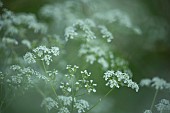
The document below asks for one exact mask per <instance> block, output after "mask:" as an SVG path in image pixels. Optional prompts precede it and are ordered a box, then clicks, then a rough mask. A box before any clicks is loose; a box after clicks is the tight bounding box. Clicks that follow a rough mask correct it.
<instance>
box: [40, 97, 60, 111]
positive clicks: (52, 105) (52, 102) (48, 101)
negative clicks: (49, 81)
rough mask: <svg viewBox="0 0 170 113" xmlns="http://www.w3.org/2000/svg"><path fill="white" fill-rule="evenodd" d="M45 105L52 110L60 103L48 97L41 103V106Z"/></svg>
mask: <svg viewBox="0 0 170 113" xmlns="http://www.w3.org/2000/svg"><path fill="white" fill-rule="evenodd" d="M43 106H45V107H46V108H47V109H48V110H51V109H52V108H55V107H56V108H58V103H57V102H56V101H55V100H54V99H52V98H51V97H46V98H45V99H44V100H43V101H42V103H41V107H43Z"/></svg>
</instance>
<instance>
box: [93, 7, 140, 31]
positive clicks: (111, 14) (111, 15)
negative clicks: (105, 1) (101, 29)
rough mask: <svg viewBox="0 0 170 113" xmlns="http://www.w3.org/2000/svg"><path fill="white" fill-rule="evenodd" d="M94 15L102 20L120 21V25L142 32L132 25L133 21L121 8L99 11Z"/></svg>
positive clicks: (109, 21)
mask: <svg viewBox="0 0 170 113" xmlns="http://www.w3.org/2000/svg"><path fill="white" fill-rule="evenodd" d="M94 17H95V18H97V19H100V20H104V21H107V22H108V23H115V22H118V23H119V24H120V25H123V26H126V27H127V28H130V29H132V30H133V31H134V32H135V33H137V34H141V33H142V32H141V30H140V29H139V28H137V27H134V26H133V25H132V22H131V20H130V18H129V16H128V15H127V14H125V13H124V12H122V11H121V10H118V9H116V10H109V11H106V12H99V13H96V14H94Z"/></svg>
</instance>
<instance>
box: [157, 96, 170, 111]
mask: <svg viewBox="0 0 170 113" xmlns="http://www.w3.org/2000/svg"><path fill="white" fill-rule="evenodd" d="M155 107H156V109H157V111H159V112H160V113H162V112H163V111H167V110H169V111H170V102H169V100H167V99H161V101H160V102H159V103H158V104H157V105H155Z"/></svg>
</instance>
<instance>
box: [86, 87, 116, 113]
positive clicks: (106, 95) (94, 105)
mask: <svg viewBox="0 0 170 113" xmlns="http://www.w3.org/2000/svg"><path fill="white" fill-rule="evenodd" d="M112 91H113V88H112V89H110V90H109V91H108V92H107V93H106V94H105V95H104V96H103V97H102V98H100V99H99V100H98V101H97V102H96V104H94V105H93V106H92V107H91V108H90V109H89V110H88V111H86V112H85V113H87V112H89V111H91V110H92V109H93V108H95V107H96V106H97V105H98V104H99V103H100V102H101V101H102V100H103V99H104V98H105V97H107V96H108V95H109V94H110V93H111V92H112Z"/></svg>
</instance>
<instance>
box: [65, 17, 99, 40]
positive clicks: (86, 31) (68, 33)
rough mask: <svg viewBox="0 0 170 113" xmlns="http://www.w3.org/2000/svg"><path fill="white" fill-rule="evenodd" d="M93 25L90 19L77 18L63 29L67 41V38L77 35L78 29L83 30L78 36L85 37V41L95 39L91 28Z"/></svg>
mask: <svg viewBox="0 0 170 113" xmlns="http://www.w3.org/2000/svg"><path fill="white" fill-rule="evenodd" d="M93 26H95V24H94V22H93V21H92V20H89V19H87V20H84V21H83V20H77V21H76V22H75V23H74V24H73V25H72V26H69V27H67V28H66V29H65V39H66V41H68V39H74V38H75V37H78V36H79V34H81V33H78V31H79V30H81V31H83V34H81V36H80V37H85V38H86V40H87V41H89V40H92V39H95V38H96V36H95V35H94V32H93V31H92V30H91V27H93Z"/></svg>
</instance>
